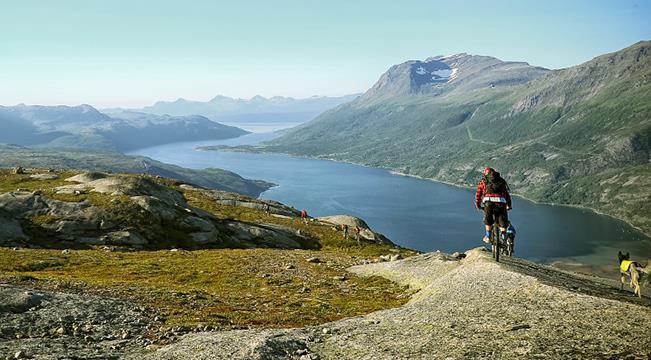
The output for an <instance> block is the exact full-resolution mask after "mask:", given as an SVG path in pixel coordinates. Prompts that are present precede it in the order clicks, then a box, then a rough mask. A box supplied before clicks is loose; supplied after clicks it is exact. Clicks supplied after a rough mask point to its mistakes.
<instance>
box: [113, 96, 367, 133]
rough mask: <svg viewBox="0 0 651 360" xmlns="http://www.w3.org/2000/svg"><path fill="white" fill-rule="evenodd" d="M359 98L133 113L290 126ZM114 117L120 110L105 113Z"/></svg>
mask: <svg viewBox="0 0 651 360" xmlns="http://www.w3.org/2000/svg"><path fill="white" fill-rule="evenodd" d="M357 96H358V95H357V94H355V95H346V96H339V97H327V96H312V97H309V98H305V99H295V98H291V97H283V96H274V97H271V98H265V97H263V96H254V97H252V98H251V99H248V100H247V99H234V98H230V97H227V96H222V95H218V96H215V97H214V98H212V99H211V100H209V101H205V102H203V101H192V100H186V99H181V98H180V99H178V100H176V101H171V102H170V101H159V102H157V103H155V104H154V105H152V106H146V107H144V108H141V109H132V111H138V112H145V113H151V114H158V115H165V114H169V115H177V116H181V115H202V116H206V117H208V118H210V119H212V120H215V121H219V122H224V123H228V124H234V125H236V126H238V125H244V124H247V123H252V122H255V123H265V122H279V121H283V122H292V123H303V122H306V121H309V120H311V119H313V118H315V117H316V116H317V115H319V114H321V113H322V112H324V111H326V110H328V109H331V108H334V107H336V106H338V105H340V104H343V103H346V102H349V101H352V100H354V99H355V98H356V97H357ZM103 111H104V112H106V113H108V114H113V113H115V112H120V111H122V109H105V110H103Z"/></svg>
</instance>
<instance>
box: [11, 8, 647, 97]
mask: <svg viewBox="0 0 651 360" xmlns="http://www.w3.org/2000/svg"><path fill="white" fill-rule="evenodd" d="M650 18H651V0H584V1H578V0H562V1H557V0H546V1H522V0H520V1H515V0H514V1H500V0H493V1H447V2H442V1H432V0H429V1H428V0H422V1H418V0H400V1H379V0H368V1H366V0H358V1H355V0H344V1H339V0H328V1H325V0H324V1H309V0H302V1H300V0H295V1H289V0H269V1H191V0H186V1H164V0H157V1H153V0H152V1H150V0H130V1H122V0H106V1H96V0H77V1H73V0H59V1H48V0H42V1H36V0H7V1H5V0H0V104H2V105H14V104H17V103H29V104H70V105H73V104H80V103H89V104H92V105H95V106H98V107H107V106H142V105H146V104H150V103H153V102H154V101H157V100H173V99H176V98H178V97H184V98H188V99H196V100H207V99H210V98H212V97H213V96H214V95H217V94H223V95H227V96H234V97H244V98H249V97H251V96H253V95H256V94H261V95H263V96H274V95H284V96H294V97H308V96H311V95H314V94H318V95H343V94H349V93H355V92H362V91H365V90H366V89H367V88H368V87H370V86H371V85H372V84H373V83H374V82H375V81H376V80H377V78H378V77H379V76H380V75H381V73H382V72H384V71H385V70H386V69H387V68H388V67H389V66H391V65H393V64H396V63H400V62H403V61H406V60H409V59H423V58H426V57H428V56H433V55H440V54H451V53H458V52H467V53H472V54H482V55H492V56H496V57H498V58H501V59H503V60H521V61H527V62H529V63H531V64H533V65H539V66H544V67H549V68H560V67H567V66H571V65H576V64H579V63H581V62H584V61H586V60H589V59H591V58H593V57H594V56H597V55H599V54H602V53H606V52H611V51H615V50H618V49H621V48H623V47H626V46H629V45H631V44H633V43H635V42H637V41H640V40H645V39H646V40H648V39H651V25H650V24H651V21H649V19H650Z"/></svg>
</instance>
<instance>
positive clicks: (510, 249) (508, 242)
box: [506, 237, 513, 257]
mask: <svg viewBox="0 0 651 360" xmlns="http://www.w3.org/2000/svg"><path fill="white" fill-rule="evenodd" d="M506 254H507V255H508V257H511V256H513V239H511V238H510V237H509V238H507V239H506Z"/></svg>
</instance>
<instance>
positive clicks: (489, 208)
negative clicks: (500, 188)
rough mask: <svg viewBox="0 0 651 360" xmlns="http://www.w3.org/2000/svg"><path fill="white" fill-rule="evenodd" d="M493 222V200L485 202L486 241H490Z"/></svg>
mask: <svg viewBox="0 0 651 360" xmlns="http://www.w3.org/2000/svg"><path fill="white" fill-rule="evenodd" d="M493 224H495V217H494V214H493V204H492V203H491V202H486V203H484V225H485V230H486V232H485V234H484V239H483V240H484V242H485V243H487V244H488V243H490V238H491V231H492V230H493Z"/></svg>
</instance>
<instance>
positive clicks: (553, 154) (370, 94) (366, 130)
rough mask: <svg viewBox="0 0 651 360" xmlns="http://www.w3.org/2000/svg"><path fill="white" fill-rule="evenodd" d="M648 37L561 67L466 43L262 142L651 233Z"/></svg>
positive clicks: (391, 74) (399, 68) (400, 68)
mask: <svg viewBox="0 0 651 360" xmlns="http://www.w3.org/2000/svg"><path fill="white" fill-rule="evenodd" d="M650 52H651V42H649V41H644V42H639V43H637V44H635V45H633V46H631V47H629V48H626V49H623V50H621V51H618V52H615V53H612V54H606V55H603V56H600V57H597V58H595V59H593V60H591V61H588V62H586V63H584V64H581V65H578V66H574V67H570V68H567V69H561V70H554V71H550V70H546V69H542V68H538V67H532V66H529V65H527V64H526V63H519V62H516V63H513V62H503V61H500V60H498V59H495V58H491V57H485V56H471V55H466V54H459V55H453V56H439V57H434V58H430V59H428V60H426V61H409V62H406V63H403V64H400V65H396V66H393V67H391V69H389V70H388V71H387V72H386V73H385V74H383V75H382V76H381V77H380V79H379V80H378V82H377V83H376V84H375V85H374V86H373V87H372V88H371V89H369V90H368V91H367V92H366V93H365V94H364V95H362V96H361V97H359V98H358V99H357V100H355V101H353V102H350V103H348V104H344V105H342V106H340V107H338V108H336V109H332V110H330V111H327V112H326V113H324V114H322V115H321V116H319V117H318V118H316V119H315V120H313V121H311V122H310V123H308V124H305V125H302V126H300V127H298V128H295V129H292V130H290V131H288V132H287V133H286V134H285V135H284V136H282V137H280V138H278V139H276V140H274V141H273V142H271V143H270V144H268V145H267V146H266V148H265V150H268V151H278V152H286V153H292V154H297V155H309V156H317V157H324V158H332V159H336V160H346V161H352V162H357V163H362V164H366V165H371V166H377V167H385V168H389V169H394V170H397V171H400V172H403V173H407V174H411V175H417V176H422V177H426V178H432V179H436V180H442V181H447V182H452V183H455V184H460V185H466V186H473V185H474V184H475V183H476V182H477V180H478V179H479V177H480V173H479V171H481V169H482V168H483V167H485V166H493V167H495V168H497V169H498V170H500V171H501V172H502V173H503V174H504V175H505V176H506V178H507V180H509V182H510V185H511V187H512V188H513V190H514V191H515V192H517V193H520V194H523V195H525V196H527V197H529V198H532V199H535V200H539V201H545V202H553V203H561V204H572V205H579V206H586V207H590V208H593V209H597V210H599V211H601V212H604V213H607V214H610V215H613V216H616V217H619V218H621V219H624V220H626V221H628V222H630V223H632V224H634V225H635V226H638V227H639V228H641V229H643V230H644V231H645V232H646V233H647V234H651V201H649V199H650V198H651V166H649V163H650V161H651V60H650V57H649V53H650Z"/></svg>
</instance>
